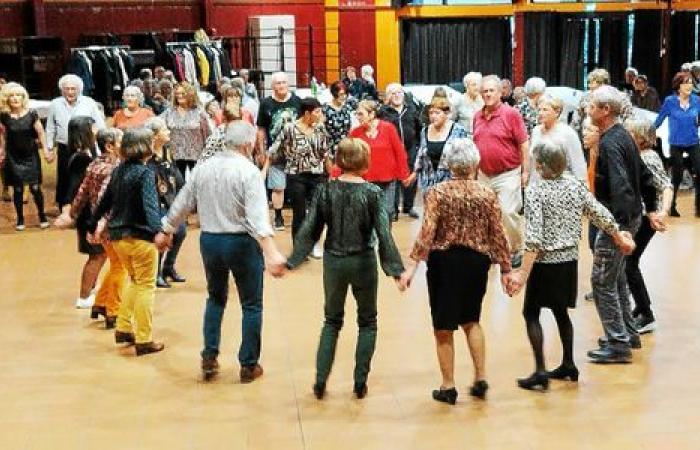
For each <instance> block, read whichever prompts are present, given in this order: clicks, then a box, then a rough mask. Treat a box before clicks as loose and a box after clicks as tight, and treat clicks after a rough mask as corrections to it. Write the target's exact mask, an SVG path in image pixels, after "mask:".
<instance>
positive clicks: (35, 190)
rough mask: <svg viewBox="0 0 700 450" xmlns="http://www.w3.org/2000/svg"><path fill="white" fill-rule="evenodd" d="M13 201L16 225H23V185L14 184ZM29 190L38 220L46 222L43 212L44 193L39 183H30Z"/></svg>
mask: <svg viewBox="0 0 700 450" xmlns="http://www.w3.org/2000/svg"><path fill="white" fill-rule="evenodd" d="M12 189H13V191H14V192H13V194H14V195H13V199H12V200H13V201H14V203H15V212H16V213H17V225H24V186H23V185H19V186H14V187H13V188H12ZM29 192H31V193H32V197H34V203H36V209H37V211H38V212H39V222H46V214H44V194H43V193H42V192H41V185H40V184H30V185H29Z"/></svg>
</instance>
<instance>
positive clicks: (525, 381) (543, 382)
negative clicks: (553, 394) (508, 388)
mask: <svg viewBox="0 0 700 450" xmlns="http://www.w3.org/2000/svg"><path fill="white" fill-rule="evenodd" d="M518 387H520V388H522V389H528V390H531V391H542V392H544V391H546V390H547V389H549V378H547V374H546V373H545V372H535V373H533V374H532V375H530V376H529V377H527V378H518Z"/></svg>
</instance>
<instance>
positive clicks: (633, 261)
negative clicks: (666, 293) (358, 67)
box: [625, 216, 656, 317]
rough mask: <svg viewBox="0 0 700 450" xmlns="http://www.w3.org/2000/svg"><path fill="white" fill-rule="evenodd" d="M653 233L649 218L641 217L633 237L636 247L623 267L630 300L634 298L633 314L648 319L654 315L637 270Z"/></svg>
mask: <svg viewBox="0 0 700 450" xmlns="http://www.w3.org/2000/svg"><path fill="white" fill-rule="evenodd" d="M655 233H656V230H654V229H653V228H652V227H651V223H650V222H649V218H648V217H647V216H642V225H641V226H640V227H639V231H637V234H635V235H634V243H635V244H637V247H636V248H635V249H634V252H633V253H632V254H631V255H629V256H628V257H627V265H626V266H625V271H626V273H627V284H628V285H629V288H630V292H631V293H632V298H634V304H635V308H634V310H635V312H640V313H642V314H644V315H646V316H650V317H654V314H653V313H652V312H651V299H650V298H649V292H648V291H647V286H646V284H645V283H644V277H643V276H642V271H641V270H640V269H639V259H640V258H641V257H642V254H643V253H644V250H646V248H647V245H649V241H651V238H652V237H654V234H655Z"/></svg>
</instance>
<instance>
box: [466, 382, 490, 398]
mask: <svg viewBox="0 0 700 450" xmlns="http://www.w3.org/2000/svg"><path fill="white" fill-rule="evenodd" d="M488 390H489V384H488V383H487V382H486V380H479V381H477V382H476V383H474V384H473V385H472V387H471V388H469V395H471V396H472V397H476V398H480V399H482V400H485V399H486V391H488Z"/></svg>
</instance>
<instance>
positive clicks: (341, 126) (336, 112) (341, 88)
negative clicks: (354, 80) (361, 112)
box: [323, 81, 357, 157]
mask: <svg viewBox="0 0 700 450" xmlns="http://www.w3.org/2000/svg"><path fill="white" fill-rule="evenodd" d="M330 91H331V95H332V96H333V99H332V100H331V101H330V102H329V103H326V104H325V105H323V115H324V116H325V117H326V131H328V138H329V140H328V149H329V150H330V152H331V153H330V154H331V157H334V156H335V151H336V149H337V148H338V143H339V142H340V141H341V140H342V139H344V138H345V137H347V135H348V133H349V132H350V128H351V127H352V117H353V111H354V110H355V106H357V102H356V101H355V100H354V99H349V98H348V92H347V87H346V86H345V84H343V82H342V81H336V82H334V83H333V84H331V87H330Z"/></svg>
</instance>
